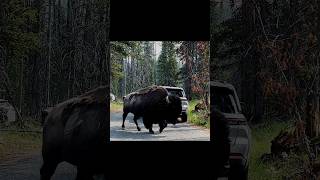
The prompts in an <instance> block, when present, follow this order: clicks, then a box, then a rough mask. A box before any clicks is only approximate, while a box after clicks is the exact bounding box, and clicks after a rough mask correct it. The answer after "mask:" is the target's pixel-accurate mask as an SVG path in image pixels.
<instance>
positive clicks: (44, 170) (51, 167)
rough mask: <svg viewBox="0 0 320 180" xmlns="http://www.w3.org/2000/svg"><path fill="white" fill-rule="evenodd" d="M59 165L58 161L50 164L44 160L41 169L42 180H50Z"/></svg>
mask: <svg viewBox="0 0 320 180" xmlns="http://www.w3.org/2000/svg"><path fill="white" fill-rule="evenodd" d="M58 164H59V162H57V161H51V162H50V161H49V162H48V161H45V160H44V161H43V165H42V167H41V169H40V175H41V180H50V178H51V176H52V175H53V173H54V171H55V170H56V168H57V165H58Z"/></svg>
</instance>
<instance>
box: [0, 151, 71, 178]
mask: <svg viewBox="0 0 320 180" xmlns="http://www.w3.org/2000/svg"><path fill="white" fill-rule="evenodd" d="M41 165H42V157H41V152H34V153H29V154H18V155H15V156H11V155H10V158H9V159H7V160H4V161H0V179H1V180H35V179H40V167H41ZM76 173H77V169H76V168H75V167H74V166H73V165H71V164H69V163H66V162H62V163H60V164H59V165H58V167H57V169H56V171H55V173H54V175H53V176H52V178H51V179H52V180H70V179H74V178H75V177H76Z"/></svg>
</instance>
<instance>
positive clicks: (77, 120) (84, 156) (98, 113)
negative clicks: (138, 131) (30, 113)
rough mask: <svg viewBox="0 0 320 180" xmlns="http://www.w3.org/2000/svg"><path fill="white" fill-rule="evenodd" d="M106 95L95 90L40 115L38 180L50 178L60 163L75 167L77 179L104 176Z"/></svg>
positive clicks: (106, 124)
mask: <svg viewBox="0 0 320 180" xmlns="http://www.w3.org/2000/svg"><path fill="white" fill-rule="evenodd" d="M107 92H108V90H107V88H106V87H99V88H97V89H94V90H92V91H89V92H87V93H85V94H83V95H81V96H79V97H76V98H73V99H70V100H67V101H65V102H62V103H60V104H57V105H56V106H54V107H52V108H50V109H48V110H46V111H44V112H43V113H42V118H44V119H45V120H44V126H43V144H42V157H43V165H42V167H41V170H40V174H41V179H42V180H47V179H50V178H51V176H52V175H53V173H54V171H55V169H56V167H57V165H58V164H59V163H60V162H62V161H66V162H69V163H71V164H73V165H75V166H77V179H92V178H93V175H95V174H105V172H106V169H105V167H106V166H104V165H105V159H106V154H107V153H106V143H107V137H108V136H107V132H108V129H107V127H108V121H107V120H108V119H107V118H108V114H107V113H108V112H107V111H108V108H107V107H108V106H107V105H108V104H107Z"/></svg>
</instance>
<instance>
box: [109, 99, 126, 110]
mask: <svg viewBox="0 0 320 180" xmlns="http://www.w3.org/2000/svg"><path fill="white" fill-rule="evenodd" d="M122 109H123V103H122V102H116V101H113V102H111V103H110V111H111V112H122Z"/></svg>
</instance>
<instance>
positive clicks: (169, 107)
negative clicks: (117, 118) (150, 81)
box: [122, 86, 182, 134]
mask: <svg viewBox="0 0 320 180" xmlns="http://www.w3.org/2000/svg"><path fill="white" fill-rule="evenodd" d="M123 104H124V105H123V122H122V128H124V127H125V126H124V121H125V119H126V117H127V115H128V113H132V114H134V117H133V120H134V122H135V124H136V126H137V129H138V131H140V130H141V129H140V127H139V126H138V123H137V119H139V118H140V117H142V118H143V124H144V126H145V127H146V128H147V129H148V130H149V132H150V133H152V134H153V133H154V132H153V130H152V125H153V124H159V127H160V129H159V131H160V133H161V132H162V131H163V129H164V128H165V127H166V126H167V122H169V123H173V124H175V123H176V122H177V119H178V117H179V115H180V113H181V109H182V105H181V100H180V98H179V97H178V96H175V95H169V93H168V91H167V90H166V89H165V88H163V87H159V86H151V87H147V88H144V89H140V90H138V91H137V92H133V93H130V94H128V95H127V96H125V97H123Z"/></svg>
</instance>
